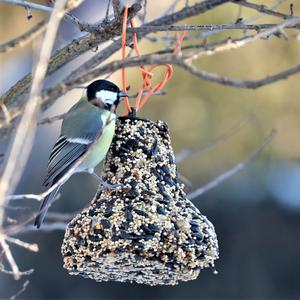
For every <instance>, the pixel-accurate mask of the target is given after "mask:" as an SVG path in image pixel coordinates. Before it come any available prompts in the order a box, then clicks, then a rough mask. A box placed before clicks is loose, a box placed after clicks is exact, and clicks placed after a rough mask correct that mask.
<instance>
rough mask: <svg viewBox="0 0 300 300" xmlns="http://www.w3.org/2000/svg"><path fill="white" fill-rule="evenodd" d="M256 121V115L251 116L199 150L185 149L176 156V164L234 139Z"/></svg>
mask: <svg viewBox="0 0 300 300" xmlns="http://www.w3.org/2000/svg"><path fill="white" fill-rule="evenodd" d="M255 119H256V116H255V115H254V114H249V115H248V116H247V117H246V118H244V119H242V120H241V121H239V122H238V123H237V124H235V125H234V126H233V127H231V128H230V129H229V130H228V131H227V132H226V133H224V134H222V135H221V136H219V137H217V138H216V139H214V140H213V141H211V142H209V143H207V144H206V145H204V146H202V147H200V148H198V149H190V148H187V149H183V150H181V151H180V152H179V153H178V154H176V155H175V158H176V163H180V162H182V161H183V160H184V159H185V158H187V157H189V156H190V155H194V154H199V153H202V152H204V151H208V150H210V149H212V148H214V147H216V146H218V145H219V144H222V143H224V142H225V141H227V140H228V139H229V138H231V137H233V136H234V135H235V134H237V133H238V132H239V131H240V130H241V129H242V128H243V127H244V126H246V125H247V124H249V123H250V122H253V121H254V120H255Z"/></svg>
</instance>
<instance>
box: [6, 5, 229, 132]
mask: <svg viewBox="0 0 300 300" xmlns="http://www.w3.org/2000/svg"><path fill="white" fill-rule="evenodd" d="M229 1H230V0H206V1H203V2H201V3H196V4H195V5H193V6H190V7H185V8H183V9H181V10H179V11H177V12H175V13H173V14H170V15H167V16H163V17H161V18H157V19H155V20H154V21H151V22H148V23H147V25H149V26H154V25H168V24H173V23H174V22H178V21H181V20H184V19H186V18H189V17H192V16H195V15H197V14H201V13H204V12H206V11H209V10H211V9H214V8H215V7H217V6H219V5H222V4H223V3H226V2H229ZM140 8H141V6H140V5H138V6H137V5H135V6H132V7H131V10H129V18H130V12H131V17H133V16H134V15H136V13H137V12H138V11H139V10H140ZM117 24H119V22H118V23H116V22H114V21H111V22H108V23H107V22H105V23H104V24H102V25H101V26H100V27H99V26H98V31H97V34H92V35H89V34H88V35H84V36H83V37H81V38H78V39H76V40H75V41H73V42H71V43H70V44H68V45H67V46H65V47H64V48H62V49H61V50H59V51H58V52H57V53H56V54H55V55H54V56H53V57H52V58H51V60H50V62H49V68H48V72H47V75H50V74H52V73H53V72H55V71H56V70H58V69H59V68H61V67H63V66H64V65H66V64H67V63H68V62H70V61H71V60H72V59H74V58H76V57H78V56H79V55H80V54H82V53H84V52H86V51H88V50H90V49H92V48H94V47H95V46H96V45H99V44H100V43H103V42H105V41H108V40H110V39H112V38H113V37H115V36H117V35H119V34H120V33H121V27H120V25H117ZM142 35H143V34H142V33H141V34H139V36H142ZM131 38H132V37H131V34H128V41H129V40H131ZM120 48H121V40H120V39H119V40H117V41H115V42H114V43H112V44H111V45H110V46H109V47H107V48H106V49H104V50H103V51H101V54H99V55H98V54H97V55H96V56H95V57H94V58H93V59H91V60H89V63H88V64H83V65H82V66H81V67H79V68H78V70H75V72H74V73H75V74H79V75H80V73H83V72H85V71H86V70H88V69H92V68H94V67H95V66H97V65H98V64H99V63H101V62H103V61H104V60H105V59H107V58H109V57H111V55H112V54H114V53H115V52H116V51H118V50H119V49H120ZM79 70H80V72H78V71H79ZM72 77H73V78H74V74H73V75H72ZM30 82H31V76H30V75H26V76H25V77H23V78H22V79H21V80H20V81H18V82H17V83H16V84H15V85H14V86H13V87H11V88H10V89H9V90H8V91H7V92H6V93H5V94H4V95H3V96H2V97H1V100H2V101H3V103H5V104H6V105H7V107H8V108H9V107H10V105H13V106H14V116H13V117H14V120H16V119H17V117H18V116H19V115H20V112H21V108H22V105H23V103H24V100H23V99H24V94H26V93H27V91H28V87H29V85H30ZM59 90H61V89H59ZM65 92H66V91H64V93H65ZM45 107H46V106H45ZM14 125H15V122H12V124H11V125H10V126H8V127H5V128H2V129H1V132H0V137H4V136H6V135H7V134H9V133H10V132H11V129H12V128H13V126H14Z"/></svg>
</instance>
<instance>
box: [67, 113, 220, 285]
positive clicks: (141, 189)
mask: <svg viewBox="0 0 300 300" xmlns="http://www.w3.org/2000/svg"><path fill="white" fill-rule="evenodd" d="M104 174H105V176H104V177H105V180H106V181H107V182H109V183H112V184H114V183H122V184H123V187H122V188H119V189H117V190H101V191H99V192H98V193H97V195H96V196H95V198H94V199H93V200H92V202H91V204H90V207H89V208H87V209H85V210H84V211H82V212H81V213H80V214H78V215H77V216H76V217H75V218H74V219H73V220H72V221H71V222H70V223H69V224H68V227H67V230H66V233H65V237H64V241H63V245H62V255H63V258H64V267H65V268H66V269H67V270H68V272H69V273H70V274H73V275H81V276H83V277H87V278H92V279H94V280H96V281H109V280H113V281H122V282H128V281H129V282H137V283H142V284H148V285H174V284H177V283H178V282H179V281H188V280H193V279H196V278H197V276H198V275H199V273H200V270H202V269H204V268H214V262H215V260H216V259H217V258H218V241H217V237H216V233H215V230H214V227H213V225H212V223H211V222H210V221H209V220H208V219H207V218H206V217H205V216H203V215H202V214H201V213H200V212H199V210H198V209H197V208H196V207H195V206H194V204H193V203H192V202H191V201H190V200H188V199H186V198H185V193H184V190H183V189H184V186H183V184H181V183H179V182H178V177H177V171H176V165H175V159H174V154H173V150H172V147H171V143H170V137H169V130H168V127H167V125H166V123H164V122H162V121H157V122H152V121H149V120H144V119H137V118H128V117H126V118H120V119H119V120H118V123H117V128H116V134H115V138H114V140H113V143H112V145H111V148H110V151H109V154H108V156H107V159H106V161H105V164H104Z"/></svg>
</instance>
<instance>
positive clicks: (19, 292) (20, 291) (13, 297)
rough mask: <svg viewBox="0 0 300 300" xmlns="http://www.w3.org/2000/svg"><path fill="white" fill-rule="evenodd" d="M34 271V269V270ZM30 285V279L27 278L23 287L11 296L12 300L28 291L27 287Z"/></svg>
mask: <svg viewBox="0 0 300 300" xmlns="http://www.w3.org/2000/svg"><path fill="white" fill-rule="evenodd" d="M32 271H33V270H32ZM28 285H29V280H26V281H25V282H24V283H23V285H22V288H21V289H20V290H19V291H18V292H17V293H16V294H15V295H13V296H11V297H10V300H15V299H16V298H17V297H19V296H20V295H21V294H22V293H24V292H25V291H26V288H27V287H28Z"/></svg>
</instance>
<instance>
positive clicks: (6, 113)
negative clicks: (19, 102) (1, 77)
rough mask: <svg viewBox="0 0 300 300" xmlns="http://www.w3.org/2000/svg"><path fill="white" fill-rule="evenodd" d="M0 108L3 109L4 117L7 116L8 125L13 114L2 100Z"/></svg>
mask: <svg viewBox="0 0 300 300" xmlns="http://www.w3.org/2000/svg"><path fill="white" fill-rule="evenodd" d="M0 108H1V110H2V111H3V114H4V118H5V123H6V125H8V124H9V123H10V121H11V115H10V113H9V111H8V109H7V107H6V105H5V104H4V103H2V102H0Z"/></svg>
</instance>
